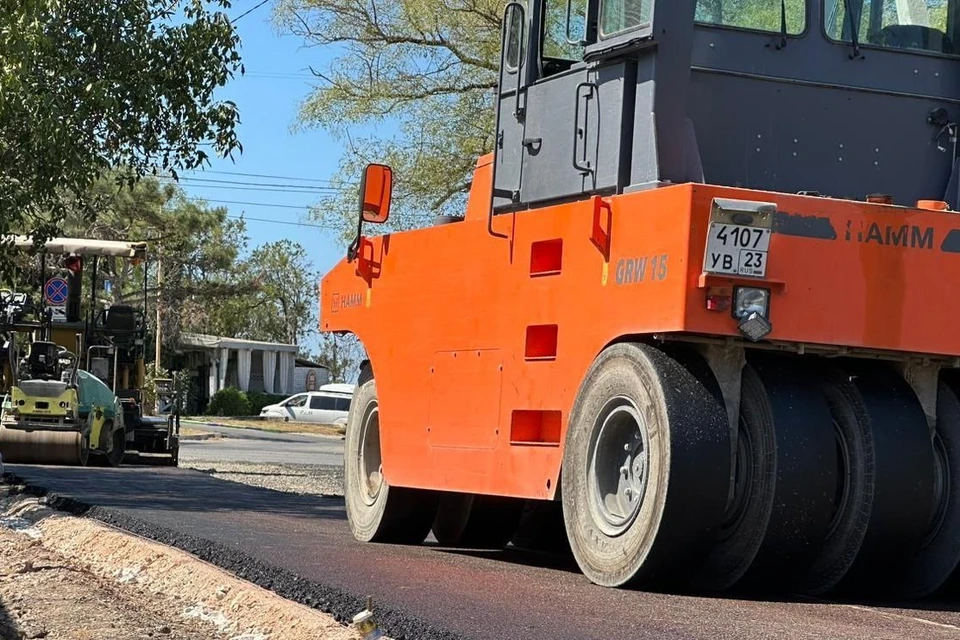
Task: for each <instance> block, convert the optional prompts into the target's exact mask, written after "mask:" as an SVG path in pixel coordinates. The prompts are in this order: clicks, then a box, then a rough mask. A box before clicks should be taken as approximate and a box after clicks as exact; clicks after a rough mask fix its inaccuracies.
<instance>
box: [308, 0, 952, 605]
mask: <svg viewBox="0 0 960 640" xmlns="http://www.w3.org/2000/svg"><path fill="white" fill-rule="evenodd" d="M502 38H503V41H502V43H501V45H502V46H501V56H502V58H501V64H500V71H499V74H500V81H499V85H498V90H497V94H496V100H495V110H496V129H495V131H494V132H492V134H493V139H494V140H495V143H494V145H493V149H494V150H493V153H492V154H490V155H488V156H485V157H482V158H480V159H479V161H478V163H477V165H476V169H475V172H474V177H473V183H472V186H471V188H470V193H469V197H468V200H467V203H466V211H465V215H464V216H445V217H443V218H439V219H438V220H437V221H436V224H434V225H432V226H428V227H426V228H422V229H416V230H411V231H404V232H399V233H390V234H385V235H381V236H379V237H371V236H368V235H366V234H365V233H364V227H363V225H364V224H377V223H383V222H385V221H386V220H387V219H388V216H389V213H390V197H391V188H392V183H393V173H392V171H391V169H390V168H389V167H386V166H383V165H370V166H368V167H367V168H366V170H365V173H364V176H363V182H362V186H361V208H360V209H361V210H360V227H359V229H358V234H357V239H356V241H355V242H354V243H353V244H352V245H351V247H350V250H349V253H348V256H347V258H346V259H345V260H343V261H341V262H340V263H339V264H338V265H337V266H336V267H335V268H334V269H332V270H331V271H330V272H328V274H327V275H326V276H325V277H324V279H323V281H322V284H321V318H320V328H321V329H322V330H324V331H330V332H352V333H354V334H356V335H357V336H358V337H359V338H360V339H361V340H362V342H363V344H364V346H365V348H366V351H367V353H368V354H369V361H368V362H366V363H365V364H364V366H363V369H362V372H361V374H360V379H359V384H358V386H357V390H356V392H355V395H354V399H353V402H352V405H351V410H350V417H349V422H348V425H347V434H346V443H345V446H346V454H345V474H344V475H345V486H344V492H345V498H346V506H347V516H348V520H349V523H350V527H351V529H352V531H353V533H354V535H355V536H356V537H357V538H358V539H360V540H363V541H384V542H398V543H415V544H416V543H420V542H422V541H423V540H424V539H425V537H426V536H427V535H428V533H429V532H430V531H431V529H432V530H433V533H434V534H435V536H436V538H437V540H438V541H439V542H440V543H441V544H442V545H448V546H472V547H488V548H498V547H501V546H503V545H505V544H507V543H508V542H509V541H510V540H511V539H513V538H514V535H515V531H516V527H517V526H518V522H519V518H520V515H521V514H522V513H523V512H524V511H526V512H527V514H528V516H529V514H530V513H531V510H530V509H528V508H526V506H524V507H523V508H520V507H518V505H520V504H525V503H530V502H533V503H539V504H551V503H552V504H554V505H556V506H558V507H560V508H562V515H563V517H562V521H563V529H564V531H565V535H566V538H567V540H568V541H569V544H570V547H571V549H572V551H573V555H574V557H575V558H576V561H577V563H578V566H579V567H580V569H581V570H582V572H583V573H584V574H585V575H586V576H587V577H588V578H589V579H590V580H592V581H593V582H594V583H596V584H599V585H604V586H610V587H618V586H623V585H628V584H636V585H641V586H644V587H646V588H663V589H692V590H696V591H704V590H709V591H722V590H726V589H730V588H733V587H735V586H745V587H748V588H753V589H757V588H764V589H775V590H789V591H791V592H794V593H796V592H800V593H805V594H813V595H817V594H823V593H828V592H844V593H861V594H864V593H871V594H874V595H885V596H896V597H921V596H927V595H930V594H933V593H935V592H937V591H938V590H940V589H941V588H943V587H944V586H945V585H947V584H949V583H950V582H951V579H954V580H955V579H957V578H960V570H958V564H960V544H958V541H960V400H958V398H960V333H958V332H957V331H956V327H955V324H954V323H955V322H956V318H957V317H958V316H960V297H958V296H957V295H956V285H957V283H958V282H960V215H958V214H957V213H956V211H958V210H960V157H958V154H957V139H958V135H957V133H958V131H957V129H958V122H960V48H958V47H960V0H937V1H936V2H933V1H929V2H922V1H921V2H902V1H896V0H771V1H768V2H761V1H759V0H757V1H752V0H751V1H742V0H736V1H735V0H585V1H581V2H576V3H575V2H572V1H571V0H516V1H515V0H511V1H509V2H507V3H506V5H505V12H504V15H503V34H502ZM412 398H422V399H423V400H422V401H411V399H412ZM546 511H549V510H546ZM528 537H529V536H528Z"/></svg>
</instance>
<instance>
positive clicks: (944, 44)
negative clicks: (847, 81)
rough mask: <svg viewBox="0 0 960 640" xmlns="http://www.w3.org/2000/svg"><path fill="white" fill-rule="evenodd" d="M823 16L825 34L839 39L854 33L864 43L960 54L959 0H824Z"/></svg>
mask: <svg viewBox="0 0 960 640" xmlns="http://www.w3.org/2000/svg"><path fill="white" fill-rule="evenodd" d="M823 16H824V21H825V22H824V27H825V29H826V32H827V35H828V36H830V38H832V39H833V40H837V41H840V42H853V38H854V36H856V37H857V41H858V42H859V44H864V45H873V46H877V47H885V48H890V49H908V50H914V51H927V52H932V53H943V54H947V55H957V54H958V53H960V51H958V49H957V46H956V45H955V44H954V43H955V42H956V40H957V29H958V26H960V25H958V21H960V0H911V1H910V2H906V1H905V0H825V2H824V12H823ZM853 25H855V26H856V28H855V29H854V28H853Z"/></svg>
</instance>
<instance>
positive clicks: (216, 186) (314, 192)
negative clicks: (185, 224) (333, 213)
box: [184, 183, 338, 196]
mask: <svg viewBox="0 0 960 640" xmlns="http://www.w3.org/2000/svg"><path fill="white" fill-rule="evenodd" d="M184 186H186V187H189V188H190V189H216V190H219V189H223V190H226V191H255V192H258V193H289V194H291V195H305V196H324V195H331V194H334V193H337V192H338V191H337V190H336V189H333V188H322V187H321V188H320V190H317V189H311V190H307V191H303V190H297V189H275V188H271V187H234V186H229V185H219V184H192V183H191V184H188V185H184Z"/></svg>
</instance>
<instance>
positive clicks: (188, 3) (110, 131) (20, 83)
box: [0, 0, 242, 270]
mask: <svg viewBox="0 0 960 640" xmlns="http://www.w3.org/2000/svg"><path fill="white" fill-rule="evenodd" d="M228 6H229V3H228V1H227V0H115V1H114V2H110V3H100V2H85V1H82V0H16V1H13V0H3V1H2V2H0V211H3V212H4V213H3V215H2V216H0V237H3V236H4V235H5V234H6V233H8V232H9V231H10V230H13V229H16V228H18V227H26V228H27V229H28V230H29V231H31V232H35V235H36V236H37V237H38V239H42V238H43V237H47V236H49V235H53V234H54V233H57V232H59V230H60V229H59V227H60V223H61V221H62V220H63V219H64V217H65V216H66V215H67V213H68V212H69V211H80V212H83V213H84V214H85V215H86V216H87V217H88V219H92V218H93V217H94V215H95V214H96V212H97V209H96V207H95V201H93V200H89V199H88V196H89V195H91V194H90V192H91V188H92V187H93V185H94V184H95V183H96V181H97V179H98V178H99V177H101V176H102V175H104V174H105V173H106V172H108V171H109V169H110V167H114V166H125V167H128V168H129V173H128V174H127V175H125V176H123V178H124V179H125V180H126V181H127V182H128V183H131V182H133V181H135V180H136V179H137V178H139V177H141V176H143V175H145V174H147V173H150V172H154V171H156V170H157V169H158V168H159V169H163V170H170V171H172V172H175V171H178V170H182V169H193V168H196V167H200V166H203V165H205V164H208V163H209V159H208V154H209V153H211V152H213V153H216V154H218V155H221V156H225V155H230V154H232V153H233V151H235V150H237V149H240V144H239V142H238V140H237V137H236V134H235V131H234V128H235V125H236V123H237V121H238V117H239V115H238V112H237V108H236V106H235V105H234V104H233V103H231V102H221V101H217V100H215V99H214V92H215V90H216V89H217V88H218V87H221V86H223V85H224V84H226V82H227V81H228V80H229V79H230V78H231V77H233V75H234V73H235V72H236V71H237V70H241V71H242V67H241V65H240V57H239V54H238V52H237V50H236V47H237V44H238V42H239V40H238V37H237V35H236V32H235V31H234V28H233V25H231V24H230V21H229V19H228V18H227V16H226V14H225V13H224V12H222V11H219V10H218V9H219V8H226V7H228ZM6 253H7V252H0V255H4V254H6ZM9 268H10V265H9V262H8V261H4V260H0V270H3V269H6V270H9Z"/></svg>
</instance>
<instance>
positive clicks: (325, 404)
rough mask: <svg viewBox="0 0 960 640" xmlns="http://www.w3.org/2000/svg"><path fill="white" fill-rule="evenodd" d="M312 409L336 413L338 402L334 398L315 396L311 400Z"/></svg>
mask: <svg viewBox="0 0 960 640" xmlns="http://www.w3.org/2000/svg"><path fill="white" fill-rule="evenodd" d="M310 408H311V409H320V410H322V411H334V410H336V408H337V401H336V398H334V397H333V396H313V397H311V398H310Z"/></svg>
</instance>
